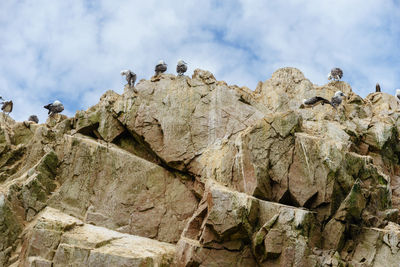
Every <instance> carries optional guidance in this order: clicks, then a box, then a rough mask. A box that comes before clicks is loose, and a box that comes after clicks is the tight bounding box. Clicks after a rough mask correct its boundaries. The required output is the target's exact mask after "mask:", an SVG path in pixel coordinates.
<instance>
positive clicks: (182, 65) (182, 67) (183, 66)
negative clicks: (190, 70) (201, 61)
mask: <svg viewBox="0 0 400 267" xmlns="http://www.w3.org/2000/svg"><path fill="white" fill-rule="evenodd" d="M186 71H187V63H186V62H185V61H183V60H182V59H181V60H179V61H178V64H177V65H176V72H177V73H178V76H182V75H183V74H184V73H185V72H186Z"/></svg>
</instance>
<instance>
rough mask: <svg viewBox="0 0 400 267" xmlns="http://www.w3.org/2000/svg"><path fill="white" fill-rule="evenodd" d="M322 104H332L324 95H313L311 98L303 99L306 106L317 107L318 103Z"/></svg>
mask: <svg viewBox="0 0 400 267" xmlns="http://www.w3.org/2000/svg"><path fill="white" fill-rule="evenodd" d="M318 104H321V105H324V104H329V105H331V102H330V101H329V100H327V99H325V98H323V97H320V96H313V97H311V98H309V99H304V100H303V105H304V107H306V108H311V107H315V106H316V105H318Z"/></svg>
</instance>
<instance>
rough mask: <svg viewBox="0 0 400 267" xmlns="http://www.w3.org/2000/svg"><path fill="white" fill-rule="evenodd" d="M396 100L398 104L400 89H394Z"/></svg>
mask: <svg viewBox="0 0 400 267" xmlns="http://www.w3.org/2000/svg"><path fill="white" fill-rule="evenodd" d="M395 96H396V99H397V101H398V102H400V89H396V95H395Z"/></svg>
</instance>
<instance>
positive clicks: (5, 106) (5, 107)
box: [0, 98, 14, 114]
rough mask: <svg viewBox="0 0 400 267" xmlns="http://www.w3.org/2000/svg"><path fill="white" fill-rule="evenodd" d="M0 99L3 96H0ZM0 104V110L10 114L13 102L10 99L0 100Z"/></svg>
mask: <svg viewBox="0 0 400 267" xmlns="http://www.w3.org/2000/svg"><path fill="white" fill-rule="evenodd" d="M1 99H2V100H4V99H3V98H1ZM0 104H2V106H1V110H2V111H3V112H4V113H7V114H10V112H11V111H12V110H13V106H14V103H13V102H12V100H10V101H3V102H1V103H0Z"/></svg>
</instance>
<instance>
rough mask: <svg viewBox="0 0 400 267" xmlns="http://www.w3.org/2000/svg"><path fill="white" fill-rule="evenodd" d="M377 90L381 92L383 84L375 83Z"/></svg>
mask: <svg viewBox="0 0 400 267" xmlns="http://www.w3.org/2000/svg"><path fill="white" fill-rule="evenodd" d="M375 92H377V93H378V92H379V93H380V92H381V86H380V85H379V83H376V85H375Z"/></svg>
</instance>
